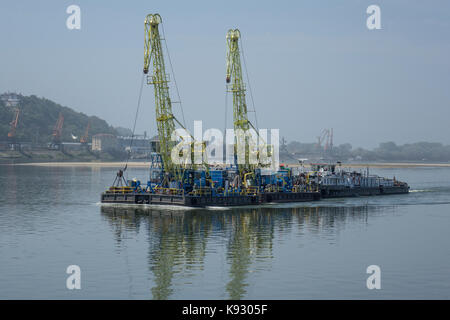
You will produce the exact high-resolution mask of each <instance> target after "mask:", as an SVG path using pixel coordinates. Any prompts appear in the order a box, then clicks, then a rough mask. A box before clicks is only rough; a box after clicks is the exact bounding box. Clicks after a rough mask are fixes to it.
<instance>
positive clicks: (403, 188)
mask: <svg viewBox="0 0 450 320" xmlns="http://www.w3.org/2000/svg"><path fill="white" fill-rule="evenodd" d="M308 180H309V181H310V183H312V184H315V185H317V186H318V189H319V191H320V194H321V196H322V198H339V197H355V196H373V195H385V194H402V193H408V192H409V186H408V184H407V183H406V182H402V181H398V180H396V179H395V177H394V178H393V179H388V178H384V177H380V176H377V175H370V174H369V171H368V170H367V171H366V172H365V173H363V172H357V171H346V170H343V169H342V168H340V167H339V168H336V164H323V163H316V164H312V165H311V171H310V172H309V173H308Z"/></svg>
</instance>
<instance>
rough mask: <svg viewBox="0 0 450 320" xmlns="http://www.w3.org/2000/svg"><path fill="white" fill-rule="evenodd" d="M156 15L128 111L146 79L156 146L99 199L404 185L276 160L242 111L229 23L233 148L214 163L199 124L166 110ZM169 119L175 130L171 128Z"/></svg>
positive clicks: (369, 191) (269, 197)
mask: <svg viewBox="0 0 450 320" xmlns="http://www.w3.org/2000/svg"><path fill="white" fill-rule="evenodd" d="M161 23H162V19H161V16H160V15H159V14H149V15H147V17H146V18H145V22H144V25H145V47H144V49H145V50H144V68H143V73H144V75H143V77H142V84H141V90H140V96H139V99H138V106H137V110H136V116H135V125H136V119H137V116H138V111H139V103H140V101H141V97H142V87H143V84H144V81H145V80H146V82H147V85H152V86H153V87H154V95H155V109H156V110H155V111H156V113H155V114H156V124H157V129H158V138H159V147H158V148H155V151H156V150H158V152H155V153H153V154H151V159H150V160H151V165H150V168H149V169H150V178H149V179H148V181H147V183H146V184H141V182H140V181H139V180H137V179H133V180H126V179H125V178H124V176H123V175H124V172H125V170H126V168H127V165H125V167H124V169H122V170H119V171H118V173H117V176H116V179H115V180H114V182H113V185H112V186H111V187H110V188H109V189H108V190H106V191H105V192H103V193H102V194H101V202H102V203H125V204H142V205H144V204H149V205H152V204H158V205H181V206H190V207H208V206H245V205H261V204H265V203H286V202H305V201H317V200H320V199H321V198H330V197H348V196H359V195H378V194H394V193H407V192H408V190H409V187H408V185H407V184H405V183H399V182H397V181H395V179H394V180H392V179H385V178H380V177H373V176H368V175H367V176H363V175H362V174H358V173H356V172H345V171H343V170H336V167H335V165H331V166H324V165H322V166H315V167H313V170H312V171H309V172H306V173H305V172H294V171H293V169H292V168H288V167H285V166H279V165H278V161H277V160H278V158H277V155H278V152H276V149H274V146H275V145H278V141H276V142H275V141H272V139H273V138H272V135H271V138H270V139H271V143H272V144H271V145H269V144H267V142H266V140H267V139H266V138H264V137H260V136H259V133H257V132H256V131H257V130H256V129H255V126H253V124H252V123H251V122H250V121H249V119H248V115H247V103H246V101H245V91H246V86H245V84H244V79H243V77H242V75H243V72H242V67H241V58H240V49H239V41H240V37H241V33H240V31H239V30H238V29H230V30H228V32H227V34H226V40H227V55H226V57H227V59H226V61H227V69H226V70H227V71H226V77H225V81H226V91H227V93H228V92H229V93H231V94H232V96H233V99H232V100H233V130H234V131H233V136H234V137H233V140H234V143H233V144H234V148H224V149H226V150H228V149H231V150H233V151H231V152H232V154H231V155H230V156H229V155H228V154H227V157H226V158H227V159H234V160H233V161H225V163H224V162H223V161H222V162H220V161H219V162H220V163H222V164H223V165H224V167H221V168H217V167H215V168H214V167H213V166H212V165H211V163H210V162H208V161H207V159H208V158H209V157H210V156H211V154H208V153H206V152H205V150H207V147H206V146H207V142H205V141H203V135H202V134H201V132H200V139H199V140H196V139H197V138H196V137H194V136H192V135H190V133H189V132H188V131H187V130H186V128H185V127H184V125H183V124H182V123H181V121H179V120H178V119H177V118H176V117H175V115H174V114H173V112H172V101H171V99H170V94H169V87H170V86H169V82H170V76H169V73H167V72H166V68H165V62H164V56H165V54H164V53H163V47H164V46H162V44H161V41H162V40H163V38H165V36H164V37H163V38H162V37H161V34H160V31H159V25H160V24H161ZM166 49H167V47H166ZM170 65H171V64H170ZM172 73H173V72H172ZM176 125H178V126H179V127H180V128H178V129H180V130H177V129H176ZM134 129H135V126H134ZM134 129H133V135H132V137H134V133H135V132H134ZM250 130H254V131H255V133H256V134H257V136H254V135H252V133H251V131H250ZM194 131H195V130H194ZM181 132H183V133H181ZM227 132H228V130H227ZM194 133H195V132H194ZM194 135H195V136H196V134H194ZM274 137H275V136H274ZM274 139H275V138H274ZM276 139H278V138H276ZM132 142H133V139H131V141H130V147H129V151H130V153H131V150H132ZM210 142H211V141H209V143H210ZM209 146H210V144H208V147H209ZM255 146H257V147H258V148H257V150H255V148H254V147H255ZM222 147H223V146H221V145H218V146H216V148H213V150H214V154H215V155H216V152H217V150H220V149H221V148H222ZM227 152H228V151H227ZM130 153H129V154H128V159H127V162H128V160H129V157H130ZM228 156H229V157H228ZM217 160H220V159H219V158H218V159H217ZM221 160H224V159H221ZM268 160H269V161H268ZM275 160H276V161H275ZM230 162H231V163H233V164H230ZM212 163H214V161H213V162H212ZM225 166H227V167H225ZM269 167H270V169H267V168H269Z"/></svg>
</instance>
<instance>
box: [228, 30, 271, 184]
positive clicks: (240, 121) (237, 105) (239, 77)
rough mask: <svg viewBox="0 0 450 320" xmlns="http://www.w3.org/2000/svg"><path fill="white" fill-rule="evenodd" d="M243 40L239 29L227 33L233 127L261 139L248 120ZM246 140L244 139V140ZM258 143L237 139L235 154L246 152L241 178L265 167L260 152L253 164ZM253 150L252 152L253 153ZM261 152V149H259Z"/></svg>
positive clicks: (239, 165)
mask: <svg viewBox="0 0 450 320" xmlns="http://www.w3.org/2000/svg"><path fill="white" fill-rule="evenodd" d="M240 38H241V32H240V31H239V30H238V29H230V30H228V32H227V35H226V39H227V71H226V83H227V91H228V92H231V94H232V96H233V126H234V132H235V134H236V133H239V132H240V133H242V132H244V133H249V130H250V129H253V130H255V132H256V134H257V135H258V138H260V137H259V134H258V130H257V129H256V128H255V127H254V126H253V125H252V123H251V122H250V121H249V119H248V110H247V103H246V99H245V91H246V88H245V83H244V79H243V74H242V65H241V56H240V50H239V39H240ZM242 138H244V139H242ZM259 140H260V143H261V139H259ZM263 143H264V147H265V148H267V152H268V154H270V150H271V149H270V146H268V145H266V144H265V142H263ZM256 145H257V142H256V141H254V139H252V138H251V137H250V135H244V137H241V139H239V138H236V139H235V154H236V153H237V152H238V150H245V151H244V152H245V154H244V156H245V161H244V163H238V164H237V166H238V169H239V174H240V176H241V178H244V176H245V175H246V174H247V173H251V172H253V171H254V169H255V168H256V167H257V166H265V164H262V163H260V161H259V160H260V158H259V151H257V152H256V155H255V156H256V160H257V163H251V162H252V161H251V158H252V156H251V155H250V152H255V151H254V150H255V149H254V148H255V147H256ZM251 149H252V151H251ZM259 150H261V148H259Z"/></svg>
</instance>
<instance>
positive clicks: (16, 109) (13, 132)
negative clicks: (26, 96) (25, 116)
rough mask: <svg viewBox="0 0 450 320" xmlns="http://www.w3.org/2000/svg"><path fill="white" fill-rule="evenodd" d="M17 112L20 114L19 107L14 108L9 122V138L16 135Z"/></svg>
mask: <svg viewBox="0 0 450 320" xmlns="http://www.w3.org/2000/svg"><path fill="white" fill-rule="evenodd" d="M19 114H20V109H19V108H15V109H14V116H13V120H12V121H11V122H10V125H11V129H10V130H9V132H8V138H10V139H14V138H15V137H16V129H17V125H18V124H19Z"/></svg>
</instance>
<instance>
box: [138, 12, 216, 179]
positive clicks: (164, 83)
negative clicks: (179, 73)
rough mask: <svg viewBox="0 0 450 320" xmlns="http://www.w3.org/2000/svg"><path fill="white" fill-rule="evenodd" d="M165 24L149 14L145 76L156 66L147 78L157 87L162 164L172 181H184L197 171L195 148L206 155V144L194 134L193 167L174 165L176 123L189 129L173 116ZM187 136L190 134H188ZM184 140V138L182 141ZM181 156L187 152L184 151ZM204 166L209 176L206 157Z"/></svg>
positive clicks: (146, 25) (146, 22) (202, 163)
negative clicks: (189, 171) (162, 26)
mask: <svg viewBox="0 0 450 320" xmlns="http://www.w3.org/2000/svg"><path fill="white" fill-rule="evenodd" d="M161 23H162V19H161V16H160V15H159V14H157V13H156V14H149V15H147V17H146V18H145V47H144V49H145V51H144V74H148V73H149V68H150V64H152V66H153V68H152V74H151V75H147V84H149V85H153V87H154V92H155V107H156V124H157V128H158V136H159V143H160V154H161V160H162V164H163V167H164V171H165V172H166V173H168V175H169V180H173V179H175V180H178V181H182V178H183V176H184V170H186V169H187V168H191V169H193V170H196V169H197V165H196V164H195V161H194V160H195V159H194V156H195V152H194V149H195V147H194V146H195V145H198V144H200V145H199V147H200V149H201V150H200V151H201V153H202V155H203V153H204V150H205V147H206V146H205V143H203V142H201V143H200V142H197V141H195V140H194V137H193V136H192V135H191V134H190V133H188V134H189V136H190V138H191V141H192V142H191V143H190V147H189V153H190V155H189V157H188V158H189V159H190V164H189V163H183V164H177V163H174V162H173V161H172V157H171V154H172V149H173V148H174V147H175V145H176V144H177V142H176V141H173V140H172V134H173V133H174V131H175V122H176V123H177V124H178V125H179V126H180V127H181V128H183V129H185V130H186V128H185V127H184V126H183V125H182V124H181V123H180V121H178V119H177V118H176V117H175V116H174V114H173V113H172V101H171V99H170V95H169V81H170V78H169V74H167V73H166V67H165V63H164V54H163V49H162V45H161V40H163V39H161V35H160V33H159V28H158V27H159V25H160V24H161ZM186 132H187V130H186ZM179 138H181V139H183V137H181V136H180V137H179ZM180 152H187V151H186V150H182V151H180ZM201 165H202V166H203V167H204V168H205V170H206V172H207V173H209V168H208V165H207V163H206V160H205V157H202V160H201Z"/></svg>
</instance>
